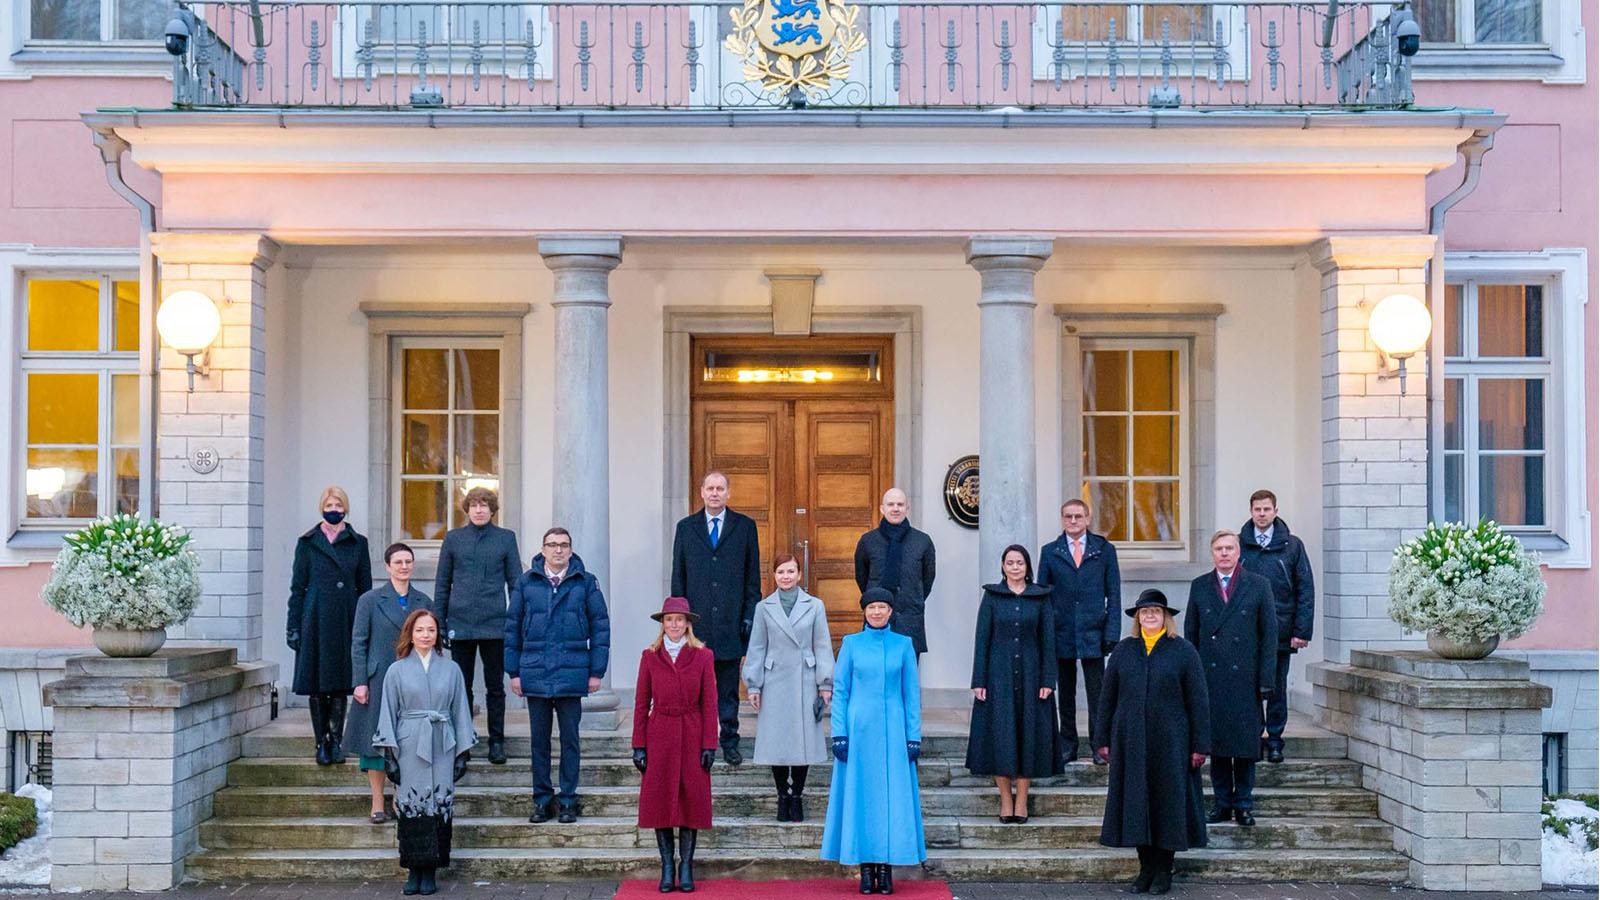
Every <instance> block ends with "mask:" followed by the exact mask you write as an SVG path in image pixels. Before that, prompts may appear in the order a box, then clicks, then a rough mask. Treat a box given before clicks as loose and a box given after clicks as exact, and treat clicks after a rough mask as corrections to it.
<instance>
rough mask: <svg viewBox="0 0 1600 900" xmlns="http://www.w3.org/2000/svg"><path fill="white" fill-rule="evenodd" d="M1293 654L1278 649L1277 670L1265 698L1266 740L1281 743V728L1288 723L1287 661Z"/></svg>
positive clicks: (1291, 658)
mask: <svg viewBox="0 0 1600 900" xmlns="http://www.w3.org/2000/svg"><path fill="white" fill-rule="evenodd" d="M1293 659H1294V654H1292V653H1290V652H1289V651H1287V650H1279V651H1278V672H1277V676H1276V677H1275V678H1274V680H1273V686H1272V696H1271V697H1270V698H1268V699H1267V740H1268V741H1269V742H1273V741H1275V742H1277V743H1278V745H1280V746H1281V745H1282V744H1283V729H1284V726H1286V725H1287V724H1288V723H1289V663H1290V661H1291V660H1293Z"/></svg>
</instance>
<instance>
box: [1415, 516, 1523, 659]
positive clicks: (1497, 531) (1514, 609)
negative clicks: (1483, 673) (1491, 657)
mask: <svg viewBox="0 0 1600 900" xmlns="http://www.w3.org/2000/svg"><path fill="white" fill-rule="evenodd" d="M1544 592H1545V584H1544V579H1543V578H1542V577H1540V575H1539V562H1538V560H1537V559H1536V558H1534V557H1533V556H1532V555H1531V554H1528V553H1525V552H1523V549H1522V544H1521V543H1520V542H1519V541H1518V540H1517V539H1516V538H1515V537H1513V536H1511V535H1509V534H1507V533H1506V532H1505V531H1504V530H1503V529H1501V527H1500V526H1499V525H1498V524H1496V523H1494V522H1489V521H1482V522H1479V523H1478V524H1477V525H1476V526H1474V527H1471V528H1469V527H1467V526H1466V525H1463V524H1460V523H1455V522H1446V523H1444V524H1442V525H1441V524H1437V523H1429V524H1428V528H1427V530H1426V531H1424V532H1423V533H1422V535H1421V536H1420V537H1416V538H1413V539H1412V540H1409V541H1407V542H1406V543H1404V544H1402V545H1400V547H1399V549H1397V550H1395V552H1394V562H1393V563H1391V564H1390V566H1389V618H1391V619H1393V620H1395V621H1396V622H1399V623H1400V624H1401V625H1404V626H1405V627H1406V628H1408V629H1410V630H1412V631H1421V632H1434V633H1437V634H1441V635H1443V636H1445V637H1447V638H1450V639H1451V640H1454V641H1459V642H1473V641H1482V640H1487V639H1489V638H1491V637H1494V636H1496V635H1499V636H1500V637H1502V638H1514V637H1516V636H1518V635H1520V634H1523V633H1525V632H1526V631H1527V630H1528V629H1530V628H1532V627H1533V623H1534V622H1536V621H1538V619H1539V616H1540V615H1541V614H1542V613H1543V612H1544Z"/></svg>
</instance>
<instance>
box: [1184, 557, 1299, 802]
mask: <svg viewBox="0 0 1600 900" xmlns="http://www.w3.org/2000/svg"><path fill="white" fill-rule="evenodd" d="M1211 561H1212V563H1213V564H1214V566H1215V568H1213V569H1212V571H1210V572H1207V573H1206V574H1204V575H1201V576H1200V577H1199V578H1196V579H1195V580H1194V581H1192V582H1190V584H1189V607H1188V610H1187V611H1186V612H1185V613H1184V616H1183V636H1184V638H1185V639H1187V640H1188V641H1189V642H1190V643H1191V644H1194V645H1195V647H1196V649H1198V650H1199V651H1200V661H1201V663H1202V664H1203V665H1204V668H1205V674H1206V692H1207V694H1208V695H1209V697H1210V699H1211V753H1212V756H1211V789H1212V791H1213V793H1215V794H1216V801H1217V804H1216V806H1215V807H1214V808H1213V809H1212V810H1211V812H1210V814H1209V815H1208V816H1207V821H1209V822H1223V821H1226V820H1227V819H1228V818H1229V817H1230V816H1232V818H1233V820H1234V821H1235V822H1238V823H1239V824H1240V825H1254V824H1255V823H1256V820H1255V817H1254V816H1252V815H1251V813H1250V809H1251V807H1252V806H1253V805H1254V800H1253V798H1252V794H1253V792H1254V790H1255V783H1256V762H1257V761H1258V760H1260V759H1261V704H1262V702H1263V701H1264V700H1266V699H1267V697H1268V696H1269V695H1270V694H1271V693H1272V686H1273V684H1274V682H1275V681H1276V678H1277V675H1276V671H1275V670H1276V669H1277V665H1278V658H1277V653H1276V652H1275V649H1276V647H1277V641H1278V617H1277V614H1276V612H1274V610H1273V605H1272V584H1271V582H1269V581H1267V580H1266V579H1265V578H1263V577H1261V576H1260V575H1256V574H1254V573H1253V572H1246V571H1245V570H1244V569H1242V568H1240V567H1239V536H1238V535H1237V534H1235V533H1233V532H1232V531H1219V532H1217V533H1216V534H1214V535H1212V536H1211Z"/></svg>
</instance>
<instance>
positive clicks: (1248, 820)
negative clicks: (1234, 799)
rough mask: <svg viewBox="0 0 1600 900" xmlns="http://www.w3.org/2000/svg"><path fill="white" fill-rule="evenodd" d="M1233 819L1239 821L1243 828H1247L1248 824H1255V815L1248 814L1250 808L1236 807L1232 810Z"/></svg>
mask: <svg viewBox="0 0 1600 900" xmlns="http://www.w3.org/2000/svg"><path fill="white" fill-rule="evenodd" d="M1233 821H1235V822H1237V823H1239V824H1240V825H1242V826H1244V827H1245V828H1249V827H1250V826H1252V825H1254V824H1256V817H1255V816H1252V815H1250V810H1248V809H1236V810H1234V811H1233Z"/></svg>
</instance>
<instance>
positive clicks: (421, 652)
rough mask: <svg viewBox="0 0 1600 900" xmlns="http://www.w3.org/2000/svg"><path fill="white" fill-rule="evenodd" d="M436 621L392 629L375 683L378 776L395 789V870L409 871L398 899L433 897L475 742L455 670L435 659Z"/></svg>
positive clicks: (421, 617) (412, 619) (421, 612)
mask: <svg viewBox="0 0 1600 900" xmlns="http://www.w3.org/2000/svg"><path fill="white" fill-rule="evenodd" d="M438 646H439V620H438V619H437V618H435V617H434V614H433V611H432V610H427V609H416V610H412V611H411V614H410V615H408V616H406V621H405V624H404V625H402V626H400V641H399V643H398V644H396V645H395V648H394V655H395V661H394V664H393V665H391V666H390V667H389V673H388V674H387V675H386V676H385V677H384V679H383V703H382V704H381V705H380V706H379V707H378V733H377V735H376V736H374V737H373V739H372V746H374V747H379V748H382V749H383V751H384V758H385V759H384V761H385V763H386V765H385V768H384V771H385V773H386V774H387V775H388V776H389V780H390V781H392V782H394V783H395V785H396V786H397V787H396V789H395V792H394V811H395V812H396V813H397V814H398V815H399V819H400V822H399V824H398V826H397V827H396V831H397V832H398V836H399V839H400V865H402V866H404V867H405V868H406V869H408V870H410V873H411V874H410V877H409V878H407V879H406V887H405V893H406V894H432V893H434V892H435V891H437V890H438V887H437V886H436V885H435V884H434V880H433V876H434V872H435V871H436V870H437V869H440V868H444V867H446V866H449V865H450V833H451V829H450V823H451V819H452V818H453V817H454V811H455V797H456V789H455V783H456V782H457V781H460V780H461V776H462V775H465V774H466V773H467V760H468V759H469V758H470V757H471V756H472V754H471V753H470V752H469V751H470V750H471V749H472V747H473V745H475V744H477V743H478V735H477V732H475V731H474V730H473V728H472V708H471V703H469V702H468V700H467V686H466V683H465V682H464V681H463V680H462V678H461V669H460V668H459V667H457V666H456V664H455V663H454V662H451V661H450V660H448V659H445V658H443V657H441V656H440V655H439V654H438V652H437V650H438Z"/></svg>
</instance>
